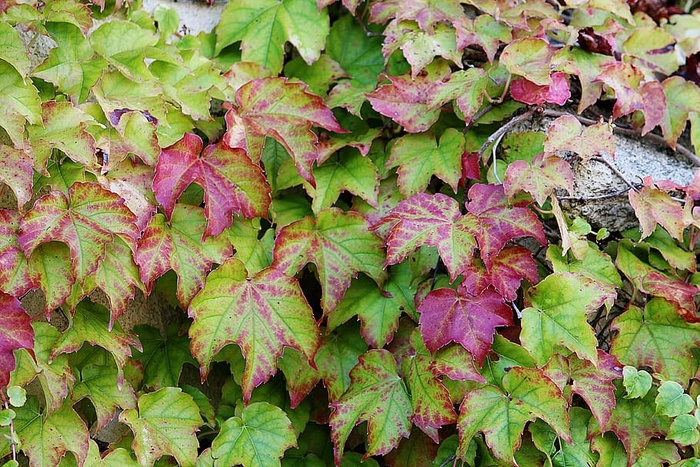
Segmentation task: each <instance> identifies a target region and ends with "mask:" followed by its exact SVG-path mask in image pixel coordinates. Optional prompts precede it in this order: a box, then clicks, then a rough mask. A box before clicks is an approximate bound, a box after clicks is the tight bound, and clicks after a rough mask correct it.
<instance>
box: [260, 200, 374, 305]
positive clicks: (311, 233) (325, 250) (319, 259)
mask: <svg viewBox="0 0 700 467" xmlns="http://www.w3.org/2000/svg"><path fill="white" fill-rule="evenodd" d="M382 246H383V245H382V241H381V240H380V239H379V237H377V236H376V235H375V234H374V232H371V231H369V225H368V222H367V220H366V219H365V218H364V217H363V216H362V215H361V214H358V213H356V212H343V211H341V210H340V209H338V208H330V209H325V210H323V211H321V212H320V213H319V214H318V216H317V217H315V218H313V217H310V216H307V217H305V218H303V219H301V220H298V221H296V222H293V223H291V224H289V225H286V226H285V227H283V228H282V229H281V230H280V231H279V233H278V234H277V238H276V239H275V250H274V255H273V256H274V260H273V263H272V267H273V268H277V269H279V270H281V271H283V272H284V273H286V274H288V275H293V274H296V273H298V272H299V271H301V269H302V268H303V267H304V266H305V265H306V264H307V263H309V262H312V263H314V264H315V265H316V268H317V270H318V275H319V279H320V282H321V287H322V289H323V293H322V296H321V306H322V307H323V310H324V312H325V313H329V312H330V311H332V310H333V309H335V307H336V306H338V303H339V302H340V299H341V298H342V297H343V294H345V292H346V291H347V289H348V288H349V287H350V282H351V278H352V277H353V276H356V274H357V273H358V272H364V273H366V274H367V275H368V276H370V277H371V278H372V279H374V280H375V282H377V283H378V284H381V283H383V282H384V279H385V278H386V271H385V270H384V269H383V267H382V260H383V259H384V254H383V251H382Z"/></svg>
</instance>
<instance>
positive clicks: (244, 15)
mask: <svg viewBox="0 0 700 467" xmlns="http://www.w3.org/2000/svg"><path fill="white" fill-rule="evenodd" d="M328 31H329V19H328V11H327V10H326V9H325V8H320V7H319V8H317V5H316V1H315V0H283V1H281V2H280V1H277V0H263V1H256V0H235V1H233V2H231V3H230V4H229V5H228V6H227V7H226V8H225V9H224V11H223V13H222V14H221V21H220V22H219V25H218V26H217V28H216V37H217V40H216V52H217V54H218V53H220V52H221V50H222V49H223V48H224V47H226V46H228V45H230V44H233V43H235V42H239V41H240V42H241V51H242V53H243V55H242V58H243V60H244V61H246V62H254V63H257V64H260V65H262V66H264V67H265V68H267V69H268V70H270V71H271V72H272V73H273V74H278V73H279V72H280V71H282V64H283V61H284V45H285V42H286V41H289V42H291V43H292V45H294V47H296V50H297V51H298V52H299V55H301V57H302V58H303V59H304V61H305V62H306V63H308V64H309V65H310V64H312V63H313V62H315V61H316V60H318V57H319V55H320V54H321V50H323V47H324V45H325V43H326V36H328Z"/></svg>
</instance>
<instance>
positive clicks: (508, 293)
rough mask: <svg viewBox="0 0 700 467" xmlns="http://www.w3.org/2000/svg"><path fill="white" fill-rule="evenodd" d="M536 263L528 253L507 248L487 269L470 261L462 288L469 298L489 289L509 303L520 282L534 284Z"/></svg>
mask: <svg viewBox="0 0 700 467" xmlns="http://www.w3.org/2000/svg"><path fill="white" fill-rule="evenodd" d="M538 274H539V273H538V270H537V263H536V262H535V260H534V259H533V258H532V252H531V251H530V250H528V249H527V248H524V247H521V246H508V247H505V248H504V249H502V250H501V251H500V253H498V256H497V257H496V258H494V259H493V261H492V264H491V267H490V269H489V270H487V269H486V268H485V267H483V266H481V265H477V263H476V262H473V263H472V264H471V265H470V266H469V267H467V268H466V269H465V270H464V272H463V275H464V282H462V287H464V288H465V290H467V291H468V293H469V294H471V295H478V294H480V293H481V292H483V291H484V290H485V289H486V288H487V287H489V286H493V287H494V288H495V289H496V290H497V291H498V292H499V293H500V294H501V295H502V296H503V298H504V299H505V300H506V301H509V302H512V301H513V300H515V299H516V298H517V296H518V289H519V288H520V282H521V281H522V280H523V279H527V280H528V281H529V282H530V283H531V284H536V283H537V281H538V279H539V276H538Z"/></svg>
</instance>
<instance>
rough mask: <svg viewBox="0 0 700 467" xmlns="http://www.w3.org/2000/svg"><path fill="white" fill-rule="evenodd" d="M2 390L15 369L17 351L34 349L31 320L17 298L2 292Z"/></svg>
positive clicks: (0, 303) (0, 382)
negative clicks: (15, 351)
mask: <svg viewBox="0 0 700 467" xmlns="http://www.w3.org/2000/svg"><path fill="white" fill-rule="evenodd" d="M0 307H1V308H0V309H1V310H2V312H0V388H4V387H5V386H7V383H8V382H9V381H10V372H11V371H12V370H14V369H15V356H14V354H13V352H14V350H15V349H29V350H31V349H33V348H34V330H33V329H32V326H31V318H30V317H29V315H28V314H27V312H26V311H25V310H24V308H22V304H21V303H20V302H19V300H17V299H16V298H15V297H13V296H11V295H7V294H6V293H4V292H0Z"/></svg>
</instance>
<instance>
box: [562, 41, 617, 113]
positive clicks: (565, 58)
mask: <svg viewBox="0 0 700 467" xmlns="http://www.w3.org/2000/svg"><path fill="white" fill-rule="evenodd" d="M614 61H615V59H614V58H613V57H610V56H608V55H602V54H597V53H591V52H587V51H585V50H583V49H582V48H580V47H564V48H562V49H560V50H559V51H558V52H557V53H556V54H555V55H554V57H553V59H552V64H553V65H554V69H555V70H557V71H562V72H564V73H566V74H568V75H576V76H578V78H579V83H580V84H581V99H580V101H579V104H578V110H577V111H578V113H581V112H583V110H584V109H586V108H588V107H590V106H591V105H593V104H595V102H596V101H597V100H598V98H599V97H600V94H601V92H602V91H603V83H601V82H599V81H595V78H597V77H598V76H599V75H600V73H601V72H602V71H603V66H604V65H606V64H608V63H612V62H614Z"/></svg>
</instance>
